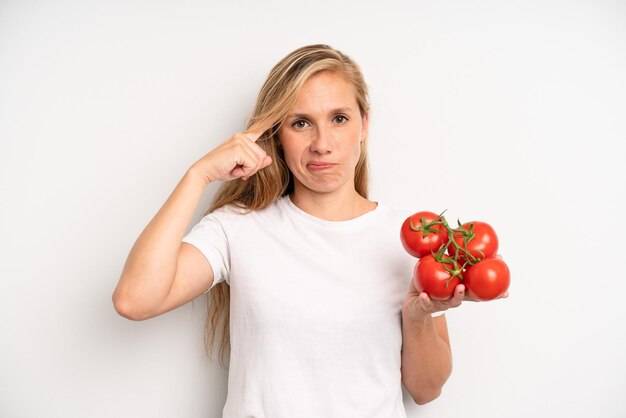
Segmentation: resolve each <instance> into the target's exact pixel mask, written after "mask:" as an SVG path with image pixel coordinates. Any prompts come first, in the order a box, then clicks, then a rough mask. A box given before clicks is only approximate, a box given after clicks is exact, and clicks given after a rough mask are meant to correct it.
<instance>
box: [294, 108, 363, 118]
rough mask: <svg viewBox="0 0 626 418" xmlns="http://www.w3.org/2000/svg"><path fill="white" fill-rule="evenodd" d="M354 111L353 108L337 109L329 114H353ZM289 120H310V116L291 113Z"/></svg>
mask: <svg viewBox="0 0 626 418" xmlns="http://www.w3.org/2000/svg"><path fill="white" fill-rule="evenodd" d="M353 111H354V110H353V109H352V108H351V107H338V108H336V109H331V110H330V111H329V112H328V113H329V114H334V113H350V112H353ZM287 117H288V118H308V117H309V115H308V114H306V113H290V114H288V115H287Z"/></svg>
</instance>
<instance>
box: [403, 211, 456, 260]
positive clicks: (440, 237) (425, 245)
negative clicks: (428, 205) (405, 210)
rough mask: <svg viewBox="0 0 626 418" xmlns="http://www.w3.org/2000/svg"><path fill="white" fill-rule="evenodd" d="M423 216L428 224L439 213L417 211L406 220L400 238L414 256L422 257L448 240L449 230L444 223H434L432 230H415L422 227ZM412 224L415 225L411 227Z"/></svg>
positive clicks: (435, 250)
mask: <svg viewBox="0 0 626 418" xmlns="http://www.w3.org/2000/svg"><path fill="white" fill-rule="evenodd" d="M421 218H424V221H426V224H428V223H430V222H432V221H433V220H435V219H436V218H437V214H436V213H433V212H417V213H415V214H413V215H411V216H409V217H408V218H406V220H405V221H404V223H403V224H402V228H401V229H400V239H401V240H402V245H403V246H404V249H405V250H406V251H407V252H408V253H409V254H411V255H412V256H413V257H417V258H421V257H424V256H425V255H429V254H430V253H431V252H437V250H438V249H439V248H440V247H441V246H442V245H444V244H445V243H446V242H448V231H446V229H445V228H444V226H443V225H432V226H431V227H430V228H431V229H432V231H431V232H427V231H423V230H417V231H416V230H415V229H419V228H420V227H422V221H421ZM411 225H412V226H413V227H411Z"/></svg>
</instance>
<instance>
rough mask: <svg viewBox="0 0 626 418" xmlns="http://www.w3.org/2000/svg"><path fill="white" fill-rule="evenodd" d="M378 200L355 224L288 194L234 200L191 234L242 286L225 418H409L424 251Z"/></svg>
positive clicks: (237, 291) (234, 312) (235, 307)
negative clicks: (255, 203) (406, 376)
mask: <svg viewBox="0 0 626 418" xmlns="http://www.w3.org/2000/svg"><path fill="white" fill-rule="evenodd" d="M410 214H411V213H408V212H405V211H400V210H397V209H392V208H390V207H387V206H384V205H381V204H378V206H377V207H376V209H374V210H373V211H370V212H368V213H366V214H364V215H362V216H359V217H357V218H355V219H351V220H347V221H327V220H323V219H320V218H317V217H314V216H312V215H310V214H308V213H306V212H304V211H303V210H301V209H300V208H298V207H297V206H295V205H294V204H293V203H292V202H291V200H290V199H289V197H288V196H284V197H282V198H280V199H278V200H277V201H276V202H275V203H274V204H272V205H271V206H270V207H268V208H266V209H263V210H257V211H253V212H250V213H248V214H244V211H243V209H239V208H237V207H235V206H231V205H229V206H226V207H222V208H220V209H217V210H216V211H214V212H213V213H210V214H208V215H206V216H204V217H203V218H202V219H201V220H200V222H199V223H198V224H196V225H195V226H194V227H193V228H192V230H191V231H190V232H189V233H188V234H187V235H186V236H185V237H184V238H183V242H187V243H189V244H192V245H194V246H195V247H197V248H198V249H199V250H200V251H201V252H202V253H203V254H204V255H205V256H206V258H207V260H208V261H209V263H210V264H211V267H212V268H213V271H214V275H215V277H214V281H213V286H215V285H216V284H217V283H220V282H222V281H224V280H225V281H226V282H227V283H228V284H229V285H230V298H231V300H230V338H231V355H230V365H229V376H228V395H227V400H226V404H225V406H224V410H223V417H224V418H244V417H255V418H294V417H298V418H308V417H311V418H320V417H341V418H344V417H368V418H376V417H380V418H404V417H406V413H405V410H404V405H403V399H402V386H401V384H402V383H401V373H400V365H401V364H400V363H401V361H400V360H401V348H402V329H401V308H402V302H403V301H404V298H405V297H406V294H407V291H408V287H409V280H411V277H412V271H413V267H414V265H415V263H416V262H417V259H415V258H413V257H411V256H410V255H409V254H407V253H406V252H405V251H404V248H403V247H402V244H401V241H400V227H401V225H402V222H403V221H404V220H405V219H406V218H407V217H408V216H409V215H410Z"/></svg>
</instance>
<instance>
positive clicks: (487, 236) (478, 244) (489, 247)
mask: <svg viewBox="0 0 626 418" xmlns="http://www.w3.org/2000/svg"><path fill="white" fill-rule="evenodd" d="M472 225H473V227H471V226H472ZM470 227H471V229H470ZM463 228H464V229H465V230H466V231H470V230H471V231H472V233H473V235H474V237H473V238H471V239H470V240H469V241H468V242H467V245H465V237H464V235H463V234H462V233H461V232H455V233H454V241H455V242H456V243H457V244H458V245H459V246H460V247H463V248H465V249H467V250H468V251H469V252H470V254H471V255H472V256H474V257H476V258H479V259H481V260H483V259H485V258H490V257H493V256H495V255H496V253H497V252H498V236H497V235H496V231H495V230H494V229H493V228H492V227H491V225H489V224H488V223H486V222H479V221H474V222H467V223H464V224H463ZM456 251H457V250H456V247H455V246H454V244H453V245H450V246H449V247H448V253H449V254H450V255H451V256H452V257H454V255H455V254H456ZM458 260H459V261H460V262H461V263H464V262H465V260H466V257H465V254H464V253H463V252H462V251H461V253H460V254H459V258H458Z"/></svg>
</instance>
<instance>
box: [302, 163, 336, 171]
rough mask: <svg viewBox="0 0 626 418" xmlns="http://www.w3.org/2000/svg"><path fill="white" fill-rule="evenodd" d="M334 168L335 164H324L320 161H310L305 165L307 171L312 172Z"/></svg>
mask: <svg viewBox="0 0 626 418" xmlns="http://www.w3.org/2000/svg"><path fill="white" fill-rule="evenodd" d="M334 166H335V164H333V163H326V162H322V161H311V162H310V163H308V164H307V165H306V167H307V168H308V169H309V170H313V171H321V170H327V169H329V168H332V167H334Z"/></svg>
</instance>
